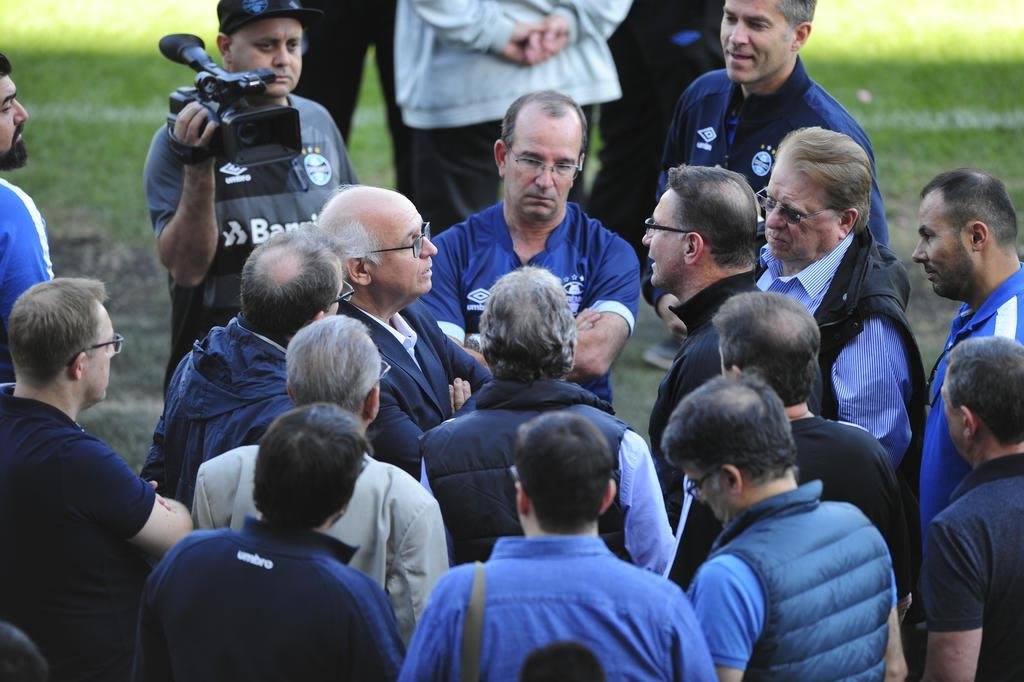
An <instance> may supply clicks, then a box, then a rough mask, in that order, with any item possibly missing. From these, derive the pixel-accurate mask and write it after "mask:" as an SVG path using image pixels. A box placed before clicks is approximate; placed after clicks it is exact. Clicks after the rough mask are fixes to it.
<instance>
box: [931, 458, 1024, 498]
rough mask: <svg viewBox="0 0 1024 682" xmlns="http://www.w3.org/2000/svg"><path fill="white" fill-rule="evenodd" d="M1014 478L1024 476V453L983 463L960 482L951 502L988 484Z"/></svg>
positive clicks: (951, 496)
mask: <svg viewBox="0 0 1024 682" xmlns="http://www.w3.org/2000/svg"><path fill="white" fill-rule="evenodd" d="M1013 476H1024V453H1019V454H1016V455H1004V456H1003V457H996V458H995V459H990V460H989V461H987V462H982V463H981V464H979V465H978V466H977V468H975V469H974V470H973V471H971V472H970V473H968V474H967V476H966V477H965V478H964V480H963V481H961V482H960V485H958V486H957V487H956V489H955V490H954V491H953V494H952V495H950V497H949V501H950V502H953V501H954V500H956V499H958V498H961V497H963V496H964V495H966V494H967V493H969V492H971V491H972V490H974V489H975V488H979V487H981V486H983V485H985V484H986V483H992V482H993V481H998V480H1000V479H1003V478H1011V477H1013Z"/></svg>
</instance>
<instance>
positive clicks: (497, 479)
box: [420, 266, 672, 573]
mask: <svg viewBox="0 0 1024 682" xmlns="http://www.w3.org/2000/svg"><path fill="white" fill-rule="evenodd" d="M480 333H481V336H480V342H481V350H482V351H483V354H484V357H485V358H486V359H487V362H488V364H490V366H491V369H492V371H493V373H494V379H493V380H492V381H490V382H488V383H487V384H485V385H484V386H483V388H481V389H480V390H479V391H478V392H477V393H476V409H475V410H473V411H472V412H469V413H467V414H464V415H462V416H457V417H456V418H455V419H452V420H449V421H446V422H444V423H442V424H440V425H439V426H436V427H434V428H433V429H431V430H430V431H427V432H426V433H425V434H423V438H422V439H421V440H420V449H421V452H422V454H423V477H424V483H425V484H426V485H428V487H429V488H430V489H431V491H432V492H433V493H434V496H435V497H437V500H438V502H440V504H441V513H442V514H443V515H444V518H445V525H446V526H447V528H448V532H449V534H450V536H451V541H452V546H453V560H454V563H457V564H461V563H465V562H467V561H482V560H484V559H486V558H487V557H488V556H489V555H490V554H491V549H492V547H493V546H494V543H495V541H497V540H498V538H501V537H505V536H509V535H519V534H520V533H521V532H522V530H521V528H520V526H519V524H518V523H517V517H516V513H515V495H514V490H513V485H512V479H511V478H510V477H509V475H508V467H509V466H510V465H511V464H512V463H513V457H514V446H515V437H516V430H517V429H518V428H519V425H520V424H522V423H523V422H525V421H527V420H529V419H530V418H532V417H534V416H536V415H538V414H541V413H543V412H548V411H551V410H567V411H569V412H572V413H575V414H579V415H581V416H583V417H585V418H587V419H589V420H590V421H591V422H593V423H594V424H595V425H597V426H598V428H600V429H601V432H602V433H603V434H604V437H605V438H606V439H607V441H608V442H609V443H610V444H611V446H612V447H613V448H614V450H615V452H616V454H617V464H616V467H615V473H616V481H617V484H618V495H617V496H616V497H615V504H613V505H612V509H611V510H610V511H609V512H608V513H607V514H605V515H604V516H603V517H602V519H601V523H600V529H599V530H600V533H601V537H602V538H604V540H605V541H606V542H607V544H608V546H609V548H610V549H611V550H612V552H613V553H615V554H617V555H619V556H621V557H623V558H625V559H627V560H628V561H631V562H632V563H634V564H636V565H637V566H641V567H643V568H646V569H648V570H651V571H654V572H656V573H660V572H661V571H662V570H664V568H665V565H666V563H667V561H668V558H669V554H670V552H671V549H672V531H671V529H670V528H669V525H668V519H667V518H666V516H665V505H664V503H663V502H662V498H661V490H660V488H659V487H658V479H657V476H656V474H655V469H654V464H653V462H652V461H651V454H650V452H649V451H648V449H647V445H646V443H644V441H643V439H642V438H640V436H639V435H637V434H636V433H635V432H633V431H632V430H630V429H629V427H628V426H627V425H626V424H625V423H624V422H622V421H621V420H619V419H616V418H615V417H614V416H612V410H611V406H610V405H609V404H608V403H606V402H605V401H603V400H601V399H600V398H598V397H597V396H595V395H594V394H593V393H591V392H589V391H587V390H585V389H583V388H581V387H580V386H577V385H576V384H573V383H569V382H568V381H566V380H565V378H566V376H567V375H568V373H569V370H570V368H571V367H572V366H573V362H574V357H575V356H574V351H575V348H576V338H577V328H576V322H575V321H574V320H573V317H572V313H571V312H570V311H569V308H568V306H566V305H565V292H564V290H563V289H562V287H561V285H560V283H559V282H558V279H557V278H555V276H554V275H552V274H551V273H550V272H548V271H547V270H545V269H543V268H537V267H529V266H527V267H523V268H519V269H517V270H513V271H512V272H510V273H508V274H507V275H504V276H503V277H501V279H499V280H498V281H497V282H496V283H495V284H494V286H493V287H492V288H491V295H490V297H489V298H488V299H487V307H486V308H485V309H484V314H483V315H482V316H481V318H480Z"/></svg>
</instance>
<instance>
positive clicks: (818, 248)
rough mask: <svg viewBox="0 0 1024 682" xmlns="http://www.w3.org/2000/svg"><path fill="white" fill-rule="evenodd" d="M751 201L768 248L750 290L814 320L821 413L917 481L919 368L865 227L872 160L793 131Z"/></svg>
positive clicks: (904, 287) (896, 276)
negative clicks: (866, 439)
mask: <svg viewBox="0 0 1024 682" xmlns="http://www.w3.org/2000/svg"><path fill="white" fill-rule="evenodd" d="M758 196H759V197H760V199H761V205H762V207H763V208H764V211H765V237H766V239H767V242H768V243H767V245H766V246H764V247H762V249H761V271H760V277H759V279H758V280H757V286H758V287H759V288H761V289H762V290H764V291H774V292H777V293H780V294H785V295H787V296H791V297H792V298H794V299H796V300H797V301H798V302H799V303H800V304H801V305H803V306H804V307H805V308H806V309H807V310H808V311H809V312H810V313H811V314H812V315H814V319H815V320H817V322H818V327H819V328H820V329H821V351H820V353H819V354H818V364H819V366H820V368H821V381H822V392H821V416H822V417H825V418H826V419H836V420H841V421H846V422H850V423H852V424H857V425H858V426H862V427H864V428H865V429H867V430H868V431H870V432H871V435H873V436H874V437H875V438H877V439H878V440H879V442H880V443H881V444H882V445H883V447H885V450H886V452H888V453H889V460H890V462H892V466H893V469H896V470H897V472H901V473H902V474H903V476H904V478H905V480H906V481H908V482H909V483H910V484H911V485H914V484H916V481H917V478H918V476H917V470H918V467H919V466H920V447H921V438H922V434H923V430H924V407H925V381H924V368H923V367H922V366H921V354H920V352H919V351H918V348H917V342H916V341H915V340H914V335H913V333H912V332H911V329H910V323H909V322H908V320H907V316H906V312H905V311H906V305H907V299H908V297H909V295H910V281H909V280H908V278H907V271H906V268H905V267H904V266H903V263H902V262H900V259H899V258H898V257H897V256H896V254H894V253H893V252H892V251H890V250H889V249H888V248H887V247H885V246H883V245H881V244H879V243H878V242H877V240H876V239H875V238H874V237H873V236H872V234H871V232H870V231H868V229H867V222H868V215H869V212H870V210H871V198H870V196H871V160H870V159H869V158H868V155H867V153H866V152H865V151H864V149H863V148H862V147H861V146H860V145H859V144H857V142H856V141H855V140H853V139H852V138H850V137H848V136H847V135H844V134H842V133H837V132H833V131H831V130H825V129H823V128H802V129H800V130H795V131H793V132H791V133H789V134H788V135H787V136H786V137H785V139H783V140H782V143H781V144H780V145H779V153H778V158H777V159H776V161H775V166H774V169H773V170H772V175H771V180H770V181H769V182H768V186H767V187H765V188H764V190H762V192H761V193H760V194H759V195H758Z"/></svg>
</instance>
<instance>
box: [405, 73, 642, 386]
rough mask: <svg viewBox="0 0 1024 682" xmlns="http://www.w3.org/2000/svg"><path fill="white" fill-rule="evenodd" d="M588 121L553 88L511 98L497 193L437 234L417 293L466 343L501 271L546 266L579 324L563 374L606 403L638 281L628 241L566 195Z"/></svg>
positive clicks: (500, 145)
mask: <svg viewBox="0 0 1024 682" xmlns="http://www.w3.org/2000/svg"><path fill="white" fill-rule="evenodd" d="M586 125H587V124H586V119H585V118H584V117H583V112H582V111H581V110H580V107H579V105H578V104H576V102H575V101H573V99H572V98H570V97H568V96H566V95H563V94H561V93H558V92H554V91H550V90H545V91H541V92H534V93H530V94H527V95H523V96H522V97H520V98H519V99H517V100H516V101H515V102H513V103H512V105H511V106H510V107H509V108H508V111H507V112H506V113H505V119H504V121H503V122H502V127H501V138H500V139H499V140H497V141H496V142H495V143H494V161H495V163H496V164H497V166H498V174H499V175H500V176H501V177H502V179H503V180H504V192H505V197H504V200H503V201H501V202H499V203H498V204H495V205H494V206H491V207H490V208H488V209H486V210H484V211H481V212H480V213H476V214H474V215H471V216H469V217H468V218H467V219H466V220H465V222H462V223H459V224H458V225H455V226H453V227H452V228H450V229H449V230H446V231H445V232H444V233H442V234H441V235H439V236H438V237H437V247H438V254H437V256H436V257H435V259H434V265H435V270H436V275H437V276H436V278H435V281H434V287H433V289H432V290H431V292H430V293H429V294H428V295H427V296H425V297H424V299H423V300H424V302H425V303H426V304H427V307H428V308H429V309H430V312H431V313H433V315H434V317H435V318H437V321H438V324H440V325H441V329H443V330H444V332H445V334H447V335H448V336H450V337H452V338H453V339H455V340H456V341H457V342H459V343H461V344H466V342H467V340H468V339H469V338H470V337H473V335H475V334H476V333H477V332H478V331H479V323H480V314H481V312H482V311H483V309H484V304H485V303H486V301H487V296H488V293H489V291H490V288H491V286H492V285H493V284H494V282H495V281H497V279H498V278H499V277H501V276H502V275H504V274H505V273H507V272H510V271H512V270H515V269H516V268H519V267H522V266H524V265H538V266H540V267H544V268H547V269H548V270H550V271H551V272H552V273H554V275H555V276H556V277H558V278H559V280H561V283H562V287H563V288H564V289H565V297H566V300H567V302H568V305H569V308H570V310H572V313H573V315H574V316H575V317H576V320H577V326H578V328H579V340H578V341H579V343H578V347H577V349H576V365H575V366H574V367H573V369H572V372H571V373H570V375H569V380H570V381H575V382H577V383H580V384H582V385H583V387H584V388H586V389H588V390H590V391H593V392H594V393H595V394H597V396H598V397H599V398H602V399H604V400H607V401H609V402H610V401H611V397H612V389H611V380H610V376H609V375H610V371H611V366H612V363H613V362H614V361H615V358H616V357H618V355H619V352H620V351H621V350H622V348H623V346H625V344H626V341H627V339H628V338H629V335H630V334H631V333H632V331H633V326H634V324H635V322H636V312H637V303H638V299H639V296H640V280H639V275H638V264H637V259H636V254H635V253H633V250H632V249H631V248H630V246H629V244H627V243H626V242H625V241H624V240H623V239H622V238H621V237H619V236H617V235H615V234H613V233H612V232H610V231H609V230H607V229H605V227H604V226H603V225H601V223H599V222H598V221H596V220H593V219H592V218H589V217H587V215H586V214H585V213H583V210H582V209H581V208H580V207H579V206H578V205H577V204H574V203H571V202H568V201H567V199H568V195H569V189H570V188H571V187H572V185H573V181H574V180H575V179H576V177H577V176H578V174H579V172H580V170H581V168H582V167H583V159H584V156H585V154H584V152H585V151H586V148H585V147H586V145H585V140H586Z"/></svg>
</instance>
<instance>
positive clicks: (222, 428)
mask: <svg viewBox="0 0 1024 682" xmlns="http://www.w3.org/2000/svg"><path fill="white" fill-rule="evenodd" d="M347 293H348V291H347V287H346V286H345V282H344V281H343V280H342V278H341V271H340V264H339V262H338V258H337V257H336V256H335V255H334V253H333V252H332V251H331V248H330V242H328V241H327V240H326V239H325V238H324V236H323V234H322V233H321V232H320V231H319V230H316V229H315V228H312V227H310V228H307V229H303V230H296V231H292V232H284V233H281V234H278V235H275V236H274V237H273V238H272V239H270V240H269V241H267V242H265V243H263V244H261V245H260V246H258V247H257V248H256V249H255V250H254V251H253V252H252V254H251V255H250V256H249V258H248V259H247V260H246V262H245V266H244V267H243V268H242V282H241V297H242V311H241V312H240V313H239V314H238V315H236V316H235V317H234V318H232V319H231V321H230V322H228V324H227V326H224V327H214V328H213V329H212V330H210V333H209V334H207V336H206V338H205V339H203V340H202V342H196V345H195V347H194V348H193V349H192V351H191V352H190V353H189V354H188V355H186V356H185V357H184V358H182V360H181V362H180V363H179V364H178V368H177V369H176V370H175V372H174V376H173V377H172V379H171V385H170V386H169V387H168V389H167V397H166V399H165V401H164V410H163V414H161V415H160V420H159V421H158V422H157V425H156V428H155V429H154V431H153V444H152V445H151V446H150V448H149V455H148V456H147V458H146V463H145V465H144V466H143V468H142V476H143V477H145V478H146V479H147V480H150V481H156V483H157V486H158V487H157V490H158V491H159V492H161V493H162V494H165V495H167V496H169V497H173V498H174V499H176V500H180V501H181V502H183V503H185V505H186V506H188V507H189V508H191V507H192V496H193V493H194V491H195V482H196V474H197V473H198V471H199V465H200V464H202V463H203V462H205V461H206V460H208V459H210V458H211V457H216V456H217V455H219V454H221V453H222V452H226V451H228V450H230V449H232V448H235V447H238V446H239V445H251V444H253V443H257V442H259V439H260V437H261V436H262V435H263V432H264V431H265V430H266V428H267V426H269V425H270V422H271V421H273V419H274V417H276V416H277V415H279V414H281V413H282V412H284V411H285V410H287V409H289V408H290V407H291V406H292V403H291V399H290V398H289V397H288V393H287V390H286V386H285V383H286V382H285V349H286V348H287V346H288V342H289V340H290V339H291V337H292V336H293V335H294V334H295V332H297V331H299V329H301V328H302V327H303V326H305V325H307V324H309V323H310V322H312V321H314V320H318V319H320V318H321V317H323V316H324V315H327V314H333V313H334V311H335V310H336V309H337V304H338V303H339V302H340V301H341V300H342V298H344V297H345V296H346V294H347Z"/></svg>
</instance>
